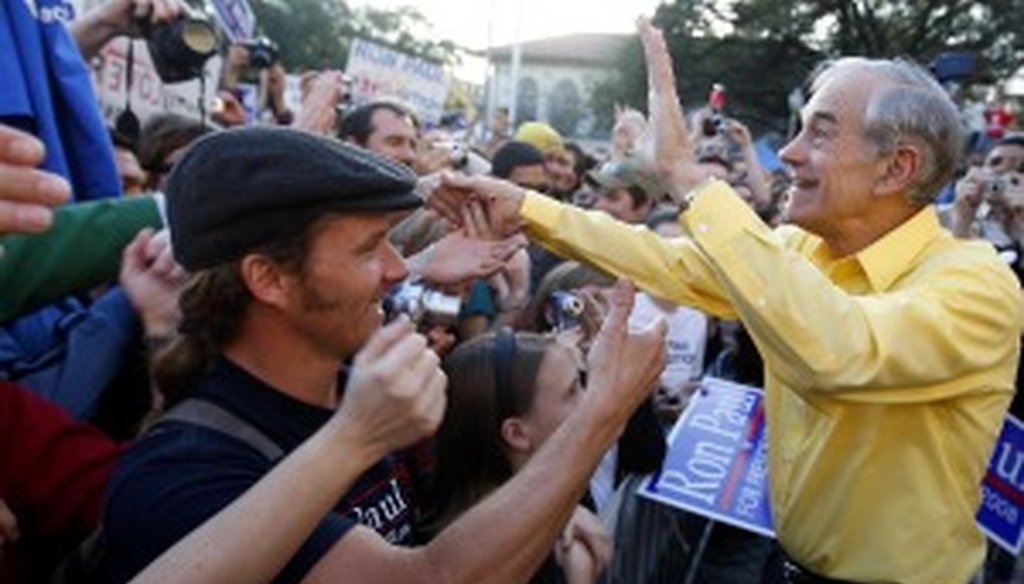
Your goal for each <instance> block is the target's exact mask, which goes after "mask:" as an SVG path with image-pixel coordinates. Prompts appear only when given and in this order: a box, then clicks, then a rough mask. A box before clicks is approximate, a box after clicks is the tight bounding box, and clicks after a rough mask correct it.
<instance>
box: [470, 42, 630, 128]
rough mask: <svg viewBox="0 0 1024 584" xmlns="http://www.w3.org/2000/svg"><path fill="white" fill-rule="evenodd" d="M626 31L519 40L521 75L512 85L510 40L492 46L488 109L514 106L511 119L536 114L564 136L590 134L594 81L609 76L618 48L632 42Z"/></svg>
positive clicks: (517, 120)
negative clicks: (520, 41) (513, 114)
mask: <svg viewBox="0 0 1024 584" xmlns="http://www.w3.org/2000/svg"><path fill="white" fill-rule="evenodd" d="M631 38H632V37H631V35H625V34H574V35H567V36H560V37H554V38H548V39H542V40H537V41H529V42H524V43H521V44H520V65H519V81H518V84H517V89H516V90H515V91H513V80H512V77H513V75H514V72H513V68H514V67H513V62H512V61H513V52H514V45H507V46H503V47H497V48H494V49H492V50H491V51H490V57H489V60H488V72H489V75H488V87H487V100H488V101H487V111H488V112H490V113H492V114H493V112H495V111H497V109H498V108H502V107H504V108H509V110H512V109H513V107H512V106H513V100H515V117H516V119H515V120H514V122H515V124H516V125H518V124H520V123H522V122H525V121H530V120H540V121H544V122H548V123H550V124H551V125H552V126H554V127H555V128H556V129H558V130H559V131H560V132H562V134H563V135H564V136H566V137H571V138H601V139H605V138H607V135H601V136H593V135H592V130H593V128H594V114H593V112H591V109H590V97H591V93H592V92H593V89H594V86H595V85H596V84H597V83H598V82H600V81H603V80H606V79H608V78H609V77H611V76H612V75H613V74H614V72H615V68H616V66H617V59H618V56H619V54H621V52H622V50H623V49H624V48H625V46H626V45H627V43H629V42H630V39H631Z"/></svg>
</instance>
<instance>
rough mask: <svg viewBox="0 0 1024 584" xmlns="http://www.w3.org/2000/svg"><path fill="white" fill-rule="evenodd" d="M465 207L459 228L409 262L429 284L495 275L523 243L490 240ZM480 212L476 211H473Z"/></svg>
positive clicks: (503, 239) (414, 272) (411, 268)
mask: <svg viewBox="0 0 1024 584" xmlns="http://www.w3.org/2000/svg"><path fill="white" fill-rule="evenodd" d="M469 206H476V207H479V204H478V203H476V202H472V203H468V204H467V212H466V213H464V214H463V217H464V219H463V226H462V227H461V228H460V229H458V230H457V231H453V232H451V233H449V234H448V235H445V236H444V237H442V238H441V239H439V240H438V241H437V243H435V244H433V245H431V246H430V247H428V248H427V249H425V250H423V251H422V252H420V253H418V254H416V255H415V256H413V257H412V258H410V259H409V269H410V271H411V272H412V273H413V274H414V275H415V276H418V277H420V278H422V279H424V280H426V281H428V282H430V283H431V284H458V283H461V282H465V281H467V280H471V279H473V278H486V277H488V276H491V275H493V274H495V273H497V272H498V271H499V270H501V269H502V268H503V267H504V266H505V262H507V261H508V260H509V258H511V257H512V255H513V254H515V253H516V252H517V251H518V250H520V249H522V248H523V247H524V246H525V245H526V242H525V241H524V240H523V239H522V238H520V237H517V236H512V237H506V238H502V239H497V240H495V239H492V238H490V237H489V236H488V234H487V233H481V232H480V231H479V229H478V227H476V224H477V222H478V221H480V219H471V218H469V217H468V215H467V213H468V209H469ZM476 212H477V213H481V214H482V211H480V210H479V209H478V210H477V211H476Z"/></svg>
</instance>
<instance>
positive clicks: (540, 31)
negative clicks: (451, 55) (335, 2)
mask: <svg viewBox="0 0 1024 584" xmlns="http://www.w3.org/2000/svg"><path fill="white" fill-rule="evenodd" d="M349 4H350V6H354V7H355V6H366V5H372V6H374V7H377V8H397V7H399V6H413V7H415V8H416V9H418V10H419V11H420V12H421V13H422V14H423V15H424V16H425V17H426V18H427V20H428V21H430V22H431V23H432V24H433V30H434V33H435V34H436V35H437V36H438V37H440V38H447V39H450V40H452V41H454V42H455V43H457V44H459V45H461V46H463V47H466V48H469V49H474V50H484V49H486V48H487V47H488V46H501V45H507V44H511V43H513V42H515V39H516V32H517V23H518V32H519V36H520V39H521V40H524V41H526V40H534V39H539V38H546V37H552V36H560V35H565V34H572V33H578V32H620V33H626V32H632V31H633V30H634V27H633V23H634V21H635V20H636V17H637V16H639V15H640V14H647V15H649V16H650V15H653V14H654V8H655V7H656V6H657V5H658V0H350V1H349Z"/></svg>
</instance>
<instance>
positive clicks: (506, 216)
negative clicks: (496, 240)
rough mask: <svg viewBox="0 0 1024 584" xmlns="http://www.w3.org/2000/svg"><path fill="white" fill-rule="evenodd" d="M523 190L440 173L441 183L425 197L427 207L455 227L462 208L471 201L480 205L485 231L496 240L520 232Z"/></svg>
mask: <svg viewBox="0 0 1024 584" xmlns="http://www.w3.org/2000/svg"><path fill="white" fill-rule="evenodd" d="M525 198H526V191H525V190H523V188H522V187H519V186H517V185H515V184H513V183H511V182H508V181H505V180H501V179H498V178H493V177H488V176H479V175H477V176H466V175H463V174H458V173H448V172H443V173H441V181H440V183H439V184H438V185H437V187H435V188H434V190H433V191H432V192H431V193H430V194H429V196H428V197H427V206H428V207H429V208H431V209H433V210H434V211H435V212H437V213H438V214H439V215H440V216H442V217H444V218H445V219H447V220H448V221H450V222H451V223H452V224H454V225H460V226H461V225H463V224H464V223H465V219H466V216H465V214H464V209H463V208H464V206H466V205H468V204H469V203H470V201H479V202H481V203H482V204H483V210H484V211H485V213H486V221H487V225H488V229H489V230H490V232H491V233H492V234H493V235H494V236H495V237H500V238H504V237H509V236H512V235H515V234H516V233H519V231H520V230H521V229H522V227H523V220H522V219H521V218H520V217H519V208H520V207H522V206H523V200H524V199H525Z"/></svg>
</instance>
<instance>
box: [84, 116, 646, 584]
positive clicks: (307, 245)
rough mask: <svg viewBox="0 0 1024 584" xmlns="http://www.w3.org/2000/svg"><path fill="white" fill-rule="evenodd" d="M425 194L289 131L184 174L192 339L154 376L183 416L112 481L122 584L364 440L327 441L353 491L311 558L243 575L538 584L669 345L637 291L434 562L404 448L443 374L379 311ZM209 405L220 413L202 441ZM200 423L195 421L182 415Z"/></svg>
mask: <svg viewBox="0 0 1024 584" xmlns="http://www.w3.org/2000/svg"><path fill="white" fill-rule="evenodd" d="M414 184H415V177H414V176H413V175H412V174H411V172H410V171H408V170H407V169H406V168H405V167H403V166H401V165H399V164H397V163H394V162H390V161H388V160H386V159H384V158H381V157H378V156H376V155H374V154H372V153H369V152H366V151H365V150H360V149H357V148H354V147H351V146H348V145H345V144H342V143H339V142H335V141H331V140H327V139H324V138H320V137H316V136H312V135H308V134H302V133H299V132H295V131H291V130H285V129H276V128H247V129H239V130H229V131H226V132H222V133H220V134H216V135H212V136H208V137H206V138H203V139H202V140H200V141H198V142H196V143H195V145H194V146H193V147H192V148H191V149H190V150H189V152H188V153H187V154H186V155H185V156H184V158H182V160H181V161H180V162H179V163H178V164H177V165H176V166H175V169H174V171H173V172H172V175H171V177H170V180H169V184H168V190H167V198H168V219H169V223H170V228H171V233H172V239H173V241H174V245H175V254H176V256H177V258H178V260H179V261H180V263H181V264H182V265H183V266H184V267H185V268H186V269H187V270H189V271H191V272H193V275H192V277H191V281H190V282H189V284H188V285H187V287H186V290H185V291H184V293H183V294H182V297H181V309H182V317H183V323H182V326H181V335H180V337H179V338H177V339H176V340H174V341H173V342H172V343H171V345H170V346H169V347H168V348H167V349H166V351H165V352H164V354H162V355H161V356H159V357H158V360H157V363H156V365H155V378H156V380H157V383H158V385H159V386H160V388H161V390H162V391H163V392H164V393H165V394H168V400H169V402H171V403H176V402H180V403H179V404H178V405H177V406H175V408H174V409H172V410H171V413H170V414H168V416H167V417H165V418H164V420H163V421H161V422H159V423H158V424H157V425H156V427H155V428H154V429H153V430H151V431H150V432H149V433H147V434H146V435H145V436H143V437H142V438H141V439H140V440H139V441H138V442H137V443H136V444H135V445H134V446H133V447H132V449H131V450H130V451H129V452H128V453H127V454H126V456H125V458H124V460H123V461H122V463H121V465H120V467H119V468H118V470H117V471H116V472H115V475H114V478H113V480H112V482H111V486H110V494H109V503H108V507H107V509H106V513H105V517H104V529H105V531H106V540H107V548H108V559H109V561H108V563H109V565H108V568H109V579H108V580H109V581H110V582H118V583H119V582H125V581H127V580H128V579H130V578H131V577H132V576H133V575H135V574H137V573H138V572H139V571H140V570H141V569H142V568H143V567H145V566H146V565H147V564H148V563H150V562H152V561H153V560H154V559H155V558H156V557H157V556H158V555H160V554H161V553H162V552H163V551H164V550H167V549H168V548H170V547H171V546H172V545H173V544H174V543H175V542H176V541H178V540H181V539H182V538H184V537H185V536H186V535H187V534H189V532H191V531H192V530H193V529H195V528H196V527H197V526H199V525H200V524H202V523H203V522H205V521H207V520H208V519H209V518H211V517H213V516H214V515H217V517H218V518H220V517H221V516H222V515H223V514H218V512H220V511H221V510H222V509H225V508H226V507H230V508H234V507H235V505H231V503H232V502H233V501H235V500H236V499H239V498H240V497H241V496H242V495H243V493H246V492H247V491H248V490H249V489H250V488H251V487H253V485H255V484H256V483H257V482H260V483H261V486H262V481H260V479H261V477H263V476H264V475H266V474H267V473H269V472H270V470H271V469H272V468H273V467H274V465H275V464H276V463H277V461H278V460H279V459H280V458H281V457H282V456H283V455H286V454H288V453H290V452H293V451H295V453H296V454H298V449H299V448H300V446H301V448H303V449H307V450H305V451H308V447H309V445H310V443H312V442H314V440H315V439H316V438H317V437H318V436H321V432H322V430H323V429H324V428H327V429H330V428H332V427H337V428H344V427H348V428H349V429H348V430H347V431H346V430H343V429H339V430H337V432H335V433H334V434H333V435H332V436H333V437H334V442H331V441H328V443H327V444H328V446H329V445H331V444H334V445H337V444H338V443H341V444H343V445H344V446H345V448H342V449H341V453H342V454H338V448H334V449H330V448H326V447H325V449H324V451H323V457H324V459H325V460H324V464H325V465H327V464H330V465H336V464H339V459H342V458H343V457H344V459H345V460H347V461H349V462H351V464H349V465H348V466H344V467H343V469H344V470H346V471H352V470H353V469H355V470H356V471H357V473H356V474H357V475H358V476H357V477H355V478H354V480H353V481H351V482H350V483H349V484H350V486H348V487H347V488H340V489H339V490H338V491H337V492H339V493H344V494H343V495H342V496H341V498H340V500H338V501H337V503H336V504H335V505H334V507H333V511H330V512H328V513H327V514H326V515H325V516H323V517H322V519H321V520H320V521H319V522H318V523H316V524H315V525H310V530H309V531H308V533H303V534H301V535H302V536H303V537H304V543H302V544H301V545H299V544H298V543H294V544H292V543H288V542H293V541H297V540H294V539H289V538H294V536H295V535H296V534H295V529H293V528H290V527H289V528H288V529H286V528H285V527H284V526H282V527H281V530H282V531H287V532H288V533H287V534H285V533H277V530H274V529H271V530H266V531H265V532H264V531H260V532H258V533H257V534H255V535H256V537H258V538H259V540H260V541H261V542H265V541H267V540H266V539H265V538H271V539H275V538H281V539H280V541H281V544H280V546H278V547H275V548H273V549H274V550H275V552H274V553H265V552H260V553H258V554H256V555H257V556H258V557H253V558H242V559H240V563H243V562H244V563H245V564H246V566H245V567H246V570H247V572H246V574H247V575H248V576H250V577H253V578H256V577H257V576H256V574H257V573H258V574H262V575H264V576H266V577H265V578H263V576H260V578H261V579H269V578H270V575H273V574H276V578H275V580H274V581H275V582H300V581H302V582H319V581H333V582H341V581H344V582H355V583H359V582H366V583H381V582H387V583H404V582H431V583H434V582H465V583H471V582H472V583H476V582H483V581H489V582H490V581H495V582H522V581H526V580H527V579H528V578H529V577H530V575H531V574H532V573H533V572H534V571H535V570H536V569H537V568H538V566H539V565H540V564H541V562H542V561H543V560H544V558H545V557H546V556H547V555H548V553H549V552H550V551H551V549H552V547H553V545H554V542H555V540H556V538H557V537H558V535H559V534H560V533H561V531H562V529H563V527H564V526H565V525H566V523H567V521H568V519H569V517H570V515H571V514H572V512H573V509H574V507H575V504H576V502H577V501H578V500H579V498H580V496H581V495H582V493H583V492H584V490H585V488H586V486H587V481H588V479H589V477H590V474H591V472H592V470H593V468H594V467H595V466H596V464H597V462H598V460H599V459H600V457H601V456H602V454H603V453H604V451H605V450H606V449H607V447H608V446H609V445H610V444H611V443H612V442H613V441H614V440H615V438H616V437H617V436H618V435H619V433H621V431H622V429H623V427H624V425H625V423H626V421H627V419H628V418H629V414H630V412H631V411H632V410H633V409H634V408H635V406H636V404H637V403H639V402H640V400H641V399H643V397H644V396H645V395H646V394H647V393H648V391H649V389H650V387H651V386H652V383H653V381H654V380H655V379H656V378H657V375H658V371H660V366H659V365H660V364H661V363H663V359H664V357H663V352H662V351H659V348H661V347H662V346H663V342H664V329H663V327H662V328H661V329H655V330H650V331H646V332H644V333H631V332H628V331H627V327H626V317H627V315H628V312H629V306H628V304H629V299H631V298H632V293H631V292H630V291H629V287H628V286H622V288H623V290H622V291H621V293H619V294H618V296H617V297H618V299H619V301H618V304H616V305H615V306H613V308H612V312H611V316H609V318H608V321H609V323H611V324H609V325H608V326H606V329H605V330H604V331H602V335H601V336H600V337H599V339H598V341H597V343H596V344H595V349H594V352H595V353H596V354H597V356H596V359H598V361H595V363H594V364H593V365H592V366H591V367H592V369H591V371H590V377H589V378H590V380H591V381H590V385H589V389H588V391H587V392H586V394H585V397H584V398H583V399H582V400H581V401H580V402H579V405H578V406H577V407H576V409H575V411H574V412H573V413H572V414H571V415H570V416H569V418H568V419H567V420H566V422H565V423H564V424H563V425H562V426H561V427H560V429H559V430H558V431H556V432H555V433H554V434H553V435H552V436H550V437H549V438H548V439H547V441H546V442H545V445H544V446H543V447H542V448H541V449H540V451H539V452H537V453H536V454H535V455H534V456H533V458H532V459H531V460H530V462H529V463H528V464H527V465H526V467H525V468H524V469H522V470H521V471H520V472H519V473H518V474H517V475H516V476H515V477H514V478H513V479H512V480H511V481H510V482H509V483H507V484H506V485H505V486H504V487H502V488H500V489H498V490H497V491H495V492H494V493H493V494H492V495H491V496H490V497H488V498H487V499H486V500H485V501H484V502H482V503H481V504H479V505H477V506H476V507H474V508H472V509H470V510H469V511H467V512H466V513H465V515H463V516H462V517H461V518H460V519H458V520H456V521H455V522H454V523H452V524H451V525H450V526H449V527H448V528H446V529H445V530H443V531H442V532H441V533H440V534H439V535H437V536H436V537H435V538H434V539H433V540H431V541H430V543H429V544H427V545H424V546H422V547H408V546H411V545H413V544H416V543H421V542H420V541H419V540H418V537H419V533H418V530H417V527H418V526H417V524H416V519H417V515H418V510H419V508H420V505H422V503H423V498H422V496H423V492H422V490H421V489H420V488H419V487H420V483H419V480H418V479H419V478H420V476H421V474H422V472H421V471H422V470H423V469H422V465H421V464H419V463H418V461H417V459H416V457H415V456H414V454H413V453H412V452H411V451H408V450H401V449H400V447H401V446H402V445H406V444H408V443H409V442H410V441H411V440H412V439H415V438H416V437H417V436H422V435H423V434H424V433H427V432H430V431H432V430H433V428H436V424H437V422H438V421H439V420H440V413H439V412H438V410H439V409H443V403H444V397H443V391H444V385H445V380H444V377H443V374H442V373H440V371H439V370H438V368H437V357H436V356H434V354H433V353H432V352H430V351H429V350H427V349H426V340H425V339H424V338H423V337H421V336H419V335H417V334H415V333H413V332H412V328H411V326H410V325H409V324H408V323H405V322H399V323H397V324H396V323H392V324H389V325H387V326H384V327H383V328H381V319H382V311H381V299H382V298H383V296H384V294H385V292H386V291H387V290H388V289H389V288H390V287H392V286H393V285H394V284H395V283H397V282H399V281H400V280H402V279H403V278H405V277H406V274H407V271H406V267H405V265H404V262H403V261H402V258H401V257H400V256H399V255H398V254H397V253H396V251H395V249H394V248H393V247H392V246H391V244H390V243H389V242H388V239H387V231H388V228H389V227H390V226H391V224H392V223H393V222H394V221H396V220H397V219H398V218H399V217H400V216H401V212H402V211H404V210H407V209H410V208H413V207H416V206H417V205H419V203H420V201H419V200H418V199H417V198H416V197H415V196H414V195H413V193H412V191H413V187H414ZM353 356H355V357H354V360H353V361H352V363H353V366H352V368H351V370H350V371H349V372H348V374H347V375H345V374H341V375H339V369H340V365H339V364H340V363H342V362H344V361H346V360H348V359H350V358H352V357H353ZM385 364H386V365H387V366H384V365H385ZM367 392H369V393H374V394H376V393H380V394H385V395H388V396H393V397H394V399H393V400H392V402H393V403H392V406H393V408H392V409H393V410H394V411H395V418H394V420H397V421H398V422H399V423H397V424H396V423H393V422H394V420H389V421H388V423H376V424H375V423H369V422H367V421H366V420H367V418H368V417H370V416H369V413H368V412H369V410H368V408H365V407H363V406H365V405H366V403H368V402H367V400H366V399H364V398H365V397H366V394H367ZM439 392H440V396H439V395H438V394H439ZM182 400H184V401H182ZM197 403H199V404H201V406H200V407H198V409H199V410H201V411H204V412H206V413H205V414H203V415H202V416H201V417H202V421H200V422H197V420H196V419H195V418H194V414H195V411H196V410H197V406H196V404H197ZM438 404H442V405H440V406H439V405H438ZM188 408H191V410H188V411H190V412H191V414H190V415H191V416H193V417H192V418H189V417H188V416H186V417H183V416H182V415H181V413H180V412H182V411H185V410H187V409H188ZM211 409H212V410H213V411H214V412H215V413H214V414H211V413H210V411H211ZM176 412H177V413H176ZM376 419H377V420H378V421H379V420H380V419H381V418H380V417H379V416H378V417H377V418H376ZM339 420H341V421H339ZM406 420H407V421H408V422H407V423H405V421H406ZM342 422H345V423H342ZM346 424H347V426H346ZM396 426H397V427H398V428H396ZM402 426H413V429H411V430H410V429H409V428H405V429H404V430H403V429H402ZM353 428H354V429H356V430H360V431H361V432H362V433H360V432H356V431H354V430H353ZM311 436H312V438H311ZM382 445H388V446H390V448H387V449H384V448H382ZM292 460H293V459H292V457H290V456H289V457H288V459H287V460H285V461H284V462H282V465H285V464H288V463H290V462H292ZM363 463H365V464H363ZM287 468H292V467H287ZM330 468H335V467H334V466H332V467H330ZM339 472H341V471H340V470H339ZM275 474H276V473H275ZM324 474H330V473H324V472H322V471H321V472H317V473H312V475H315V476H310V477H309V481H308V482H306V483H303V484H302V485H301V486H302V488H301V489H296V490H297V492H296V493H295V496H294V498H295V505H294V509H293V508H291V507H289V508H282V509H275V510H273V512H276V513H280V514H282V516H283V515H285V514H289V513H293V512H294V513H298V512H299V511H298V509H300V508H301V509H307V507H306V505H307V504H308V503H309V501H310V500H311V499H315V498H316V496H317V494H318V493H320V492H321V491H320V489H319V485H320V483H319V482H317V481H318V480H320V479H323V475H324ZM336 484H342V485H344V484H346V483H345V482H344V479H339V480H338V481H337V483H336ZM252 492H257V491H256V489H255V488H253V491H252ZM260 492H262V491H260ZM321 496H322V495H321ZM228 510H230V509H228ZM228 510H225V513H227V511H228ZM260 515H262V516H263V517H262V518H263V519H265V513H264V514H260V513H256V514H254V516H253V517H251V520H252V522H253V525H260V523H259V519H260V517H257V516H260ZM235 519H236V520H239V521H243V522H244V521H246V519H247V518H246V517H241V518H239V517H236V518H235ZM211 523H212V522H211ZM289 525H291V524H289ZM307 535H308V536H307ZM190 539H191V538H190ZM211 545H212V546H216V542H215V541H214V542H212V543H211ZM289 546H291V547H289ZM236 547H237V546H236ZM264 547H265V546H264ZM176 549H178V548H176ZM261 549H263V548H261ZM214 555H216V554H214ZM196 563H198V564H203V562H201V561H197V562H196ZM256 564H259V565H260V569H261V570H262V569H266V570H269V572H266V574H264V573H263V572H259V571H258V570H254V569H253V566H255V565H256ZM208 565H209V564H208V563H207V567H208ZM203 569H204V566H203V565H199V566H198V568H197V569H195V570H190V571H189V572H188V575H189V576H190V578H191V579H190V581H200V582H202V581H207V580H204V579H203V578H202V576H203V575H204V572H203ZM205 575H207V577H209V576H208V573H206V574H205Z"/></svg>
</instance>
